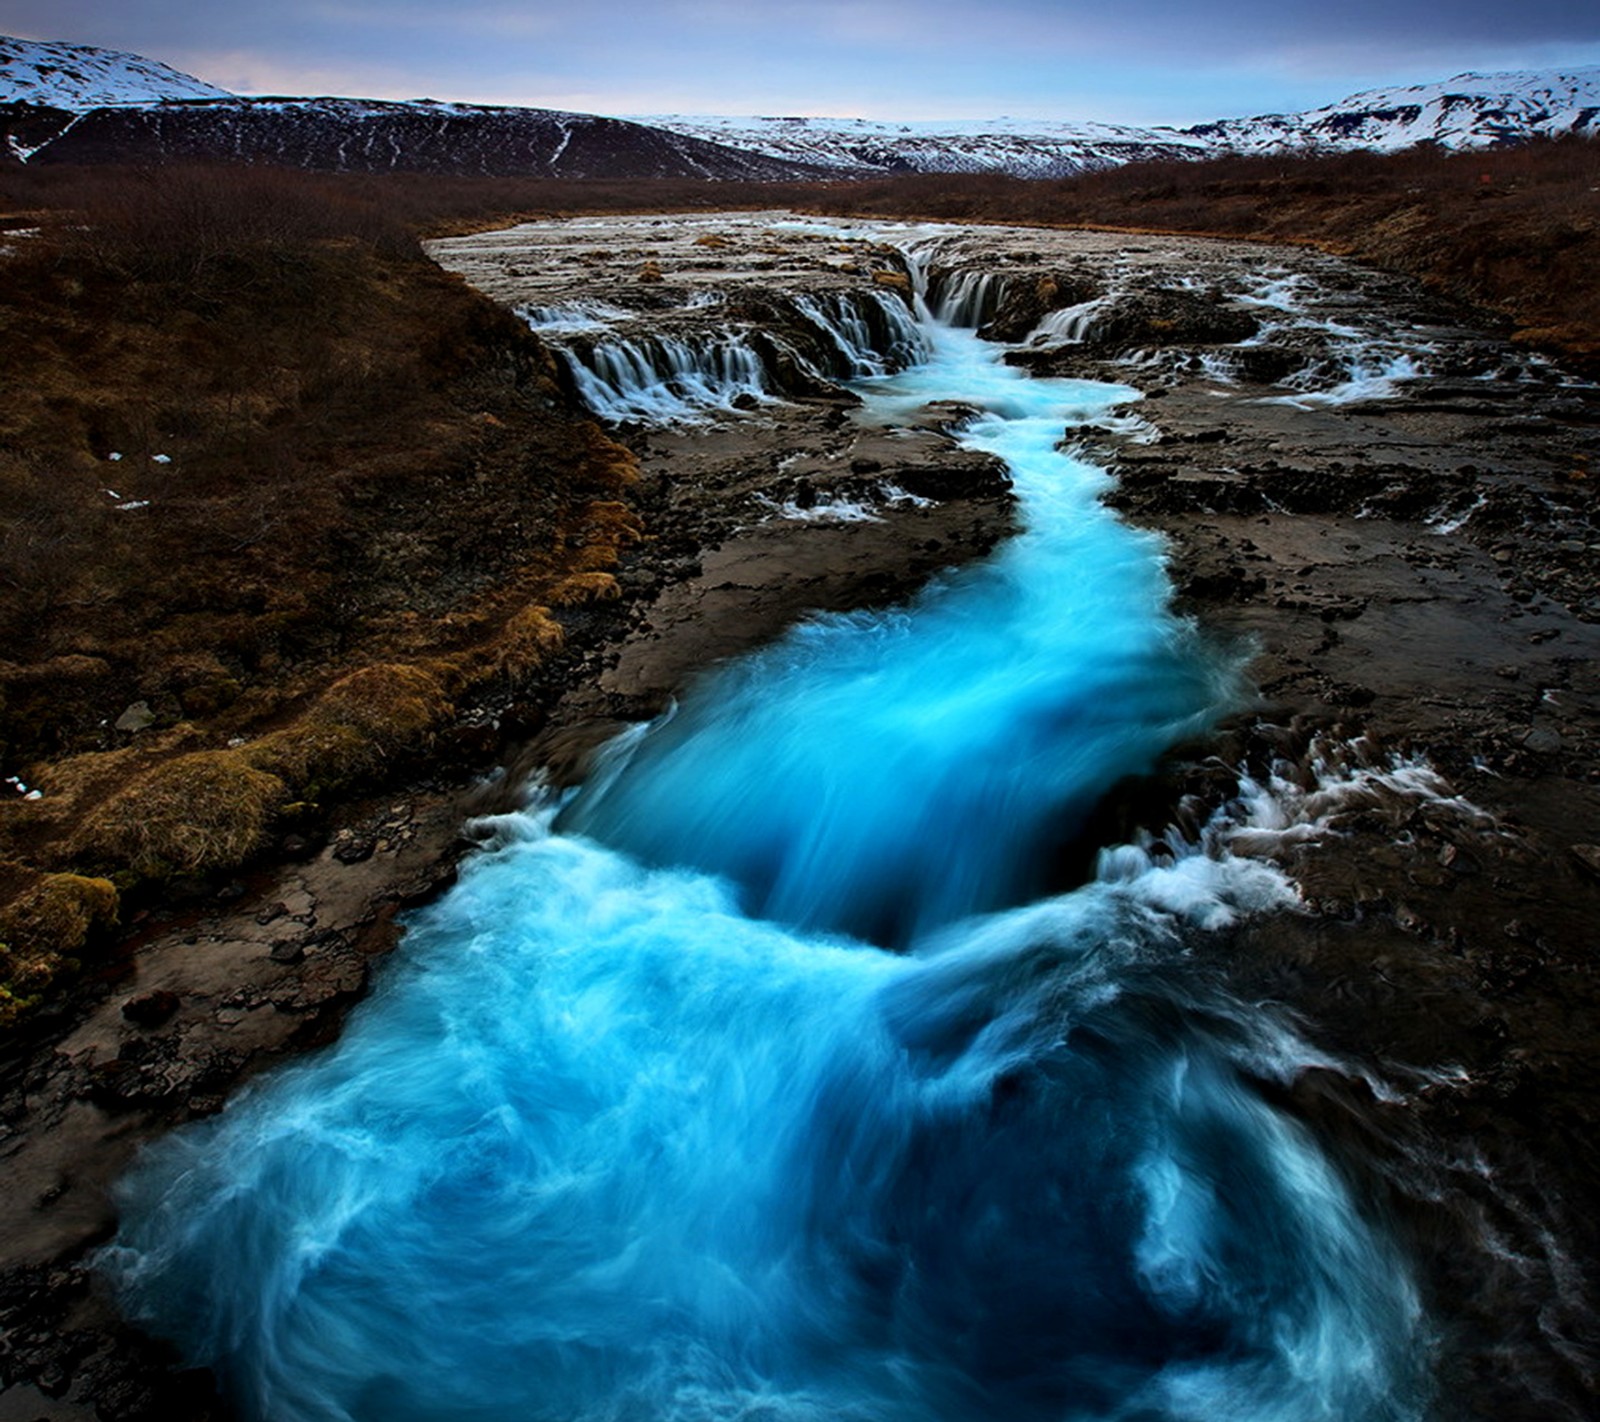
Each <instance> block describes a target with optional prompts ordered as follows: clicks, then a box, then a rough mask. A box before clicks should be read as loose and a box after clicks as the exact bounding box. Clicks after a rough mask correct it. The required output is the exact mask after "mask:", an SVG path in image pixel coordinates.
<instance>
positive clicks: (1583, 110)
mask: <svg viewBox="0 0 1600 1422" xmlns="http://www.w3.org/2000/svg"><path fill="white" fill-rule="evenodd" d="M1185 132H1186V133H1187V134H1189V135H1192V136H1193V137H1194V138H1197V139H1200V140H1203V141H1204V142H1206V143H1207V144H1209V145H1212V146H1214V147H1215V148H1217V149H1220V150H1222V151H1225V152H1230V153H1267V152H1277V151H1279V150H1282V149H1285V148H1307V147H1316V148H1376V149H1380V150H1383V151H1385V152H1392V151H1394V150H1397V149H1401V148H1409V147H1411V146H1412V145H1413V144H1415V143H1425V142H1431V143H1439V144H1442V145H1443V146H1444V147H1446V148H1484V147H1488V146H1489V145H1491V144H1495V143H1504V142H1507V141H1516V140H1520V139H1527V138H1553V137H1558V136H1560V135H1561V134H1566V133H1581V134H1587V135H1589V136H1591V137H1592V136H1594V135H1596V134H1600V67H1597V68H1586V69H1568V70H1533V71H1523V72H1519V73H1509V74H1458V75H1456V76H1455V78H1453V79H1446V80H1444V81H1443V82H1442V83H1438V84H1416V85H1413V86H1411V87H1409V88H1402V89H1371V90H1368V91H1367V92H1365V93H1361V94H1352V95H1351V96H1350V97H1349V98H1348V99H1345V100H1344V101H1343V102H1342V103H1338V104H1330V105H1328V106H1327V107H1326V108H1321V109H1309V110H1307V111H1306V112H1304V113H1298V114H1268V115H1264V116H1262V117H1260V118H1248V119H1222V120H1220V121H1219V122H1217V123H1208V124H1200V125H1199V126H1197V127H1195V128H1191V129H1186V130H1185Z"/></svg>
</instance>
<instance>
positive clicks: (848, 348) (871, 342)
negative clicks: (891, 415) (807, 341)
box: [792, 291, 928, 380]
mask: <svg viewBox="0 0 1600 1422" xmlns="http://www.w3.org/2000/svg"><path fill="white" fill-rule="evenodd" d="M792 299H793V301H794V307H795V310H796V311H798V312H799V313H800V315H801V316H802V317H803V318H804V319H805V320H806V321H808V322H810V323H811V325H813V326H814V327H816V329H817V331H818V332H819V333H820V334H821V335H822V336H823V337H824V339H826V340H827V341H828V342H830V343H831V345H832V346H833V348H834V349H835V350H836V351H837V352H838V353H839V356H840V357H841V361H842V364H841V365H839V366H838V367H837V368H834V369H829V370H819V371H817V374H818V375H824V376H833V377H835V378H843V379H846V380H861V379H865V378H866V377H868V376H873V375H889V374H892V373H893V372H894V371H897V370H904V369H905V368H906V367H907V366H908V365H914V364H916V363H917V362H918V361H919V360H923V359H925V358H926V356H927V354H928V342H927V337H926V336H924V334H923V332H922V329H921V327H919V326H918V325H917V322H916V320H915V319H914V318H913V316H912V314H911V312H910V311H909V310H908V309H907V308H906V305H905V303H904V302H902V301H900V300H898V299H897V298H895V297H893V296H889V295H888V294H886V293H884V292H877V291H866V292H853V291H830V292H820V293H815V294H802V295H799V296H796V297H794V298H792Z"/></svg>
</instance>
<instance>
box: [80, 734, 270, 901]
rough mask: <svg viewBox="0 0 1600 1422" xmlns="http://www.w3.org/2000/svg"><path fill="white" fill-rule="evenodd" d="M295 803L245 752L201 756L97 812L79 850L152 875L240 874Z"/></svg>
mask: <svg viewBox="0 0 1600 1422" xmlns="http://www.w3.org/2000/svg"><path fill="white" fill-rule="evenodd" d="M287 798H288V794H287V790H286V787H285V785H284V783H283V781H282V780H280V779H279V778H278V777H277V776H275V775H269V774H268V773H267V772H265V771H263V770H258V769H256V768H255V767H254V766H253V765H251V764H250V762H249V761H248V760H247V759H246V757H245V756H244V755H243V754H241V752H240V751H238V750H223V751H193V752H191V753H190V754H188V755H181V756H178V757H177V758H176V759H174V760H169V761H165V762H163V763H162V764H160V765H158V766H156V767H155V768H154V769H152V770H150V771H148V772H147V773H145V774H144V775H142V776H140V777H139V778H138V779H136V780H135V781H133V783H132V784H130V785H128V786H126V787H125V788H124V789H122V790H121V791H120V792H118V793H117V794H116V795H114V796H112V798H111V799H110V800H108V801H107V802H106V803H105V804H103V805H101V806H99V807H97V808H96V809H95V810H93V811H92V812H90V814H89V815H88V816H87V817H86V818H85V820H84V822H83V825H82V828H81V830H80V831H79V835H78V849H79V851H80V852H81V853H83V854H86V855H88V856H90V857H92V858H94V859H97V860H101V861H105V862H110V863H114V864H122V865H126V866H127V867H128V868H130V869H132V870H134V871H135V872H136V873H139V874H144V875H149V876H151V877H162V876H165V875H167V874H171V873H174V872H178V873H206V872H211V871H214V870H223V869H234V868H237V867H238V866H239V865H240V864H243V863H244V862H245V861H246V860H247V859H249V858H250V856H251V855H252V854H254V853H255V852H256V851H257V850H258V849H260V848H261V846H262V844H263V842H264V840H265V837H266V831H267V826H268V825H269V824H270V822H271V819H272V816H273V814H274V813H275V812H276V810H277V809H278V807H279V806H280V805H282V804H283V803H284V801H285V800H286V799H287Z"/></svg>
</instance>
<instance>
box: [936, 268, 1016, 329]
mask: <svg viewBox="0 0 1600 1422" xmlns="http://www.w3.org/2000/svg"><path fill="white" fill-rule="evenodd" d="M1005 288H1006V279H1005V277H1004V276H1003V275H1001V274H1000V273H999V272H994V271H957V272H949V273H943V272H941V273H939V274H938V276H937V277H936V278H935V279H934V281H933V282H932V283H931V297H930V300H929V303H928V304H929V305H930V306H931V307H932V309H933V314H934V315H935V316H936V317H938V319H939V320H941V321H943V322H945V323H947V324H948V325H951V326H965V327H969V328H971V329H974V330H975V329H977V327H979V326H982V325H984V324H985V323H987V322H989V321H992V320H993V319H994V315H995V312H996V311H998V310H999V309H1000V302H1001V301H1002V300H1003V299H1004V297H1005Z"/></svg>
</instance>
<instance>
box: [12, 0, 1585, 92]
mask: <svg viewBox="0 0 1600 1422" xmlns="http://www.w3.org/2000/svg"><path fill="white" fill-rule="evenodd" d="M0 32H4V33H8V34H13V35H20V36H22V37H24V38H28V39H58V40H69V41H73V42H75V43H81V44H93V45H101V46H104V47H107V48H111V49H126V50H132V51H134V52H136V53H139V54H143V55H145V56H147V57H149V58H152V59H159V60H161V61H163V62H165V63H167V64H171V65H173V66H174V67H176V68H178V69H182V70H185V71H187V72H188V73H191V74H195V75H198V76H199V77H200V78H202V79H207V80H209V81H210V82H212V83H213V84H219V85H221V86H222V87H224V88H227V89H233V90H236V91H239V92H241V93H284V94H346V95H361V96H364V97H373V98H395V99H403V98H420V97H424V96H426V97H431V98H438V99H461V100H471V101H476V102H481V103H513V104H532V105H537V106H542V107H548V108H567V109H577V110H581V111H585V112H591V113H610V114H629V113H665V112H679V113H727V114H834V115H854V116H860V117H866V118H955V117H970V118H990V117H996V116H999V115H1003V114H1009V115H1013V116H1017V117H1030V118H1073V119H1085V118H1098V119H1106V120H1114V121H1120V122H1129V123H1189V122H1196V121H1201V120H1205V119H1210V118H1219V117H1232V116H1237V115H1244V114H1256V113H1265V112H1274V111H1282V110H1288V109H1300V108H1312V107H1316V106H1318V105H1320V104H1324V103H1329V102H1332V101H1334V100H1336V99H1340V98H1343V97H1344V96H1345V95H1346V94H1347V93H1350V92H1352V91H1354V90H1356V89H1361V88H1368V87H1373V86H1375V85H1379V84H1389V83H1413V82H1422V81H1428V80H1434V79H1443V78H1446V77H1448V76H1450V75H1452V74H1456V73H1459V72H1460V71H1462V70H1465V69H1477V70H1493V69H1519V68H1538V67H1545V66H1549V65H1564V66H1576V65H1592V64H1600V0H1212V3H1210V4H1207V3H1204V0H856V3H849V0H786V3H775V2H774V3H768V2H767V0H654V3H651V0H564V3H560V4H556V3H550V0H455V3H451V0H265V3H258V4H251V5H239V4H237V3H235V0H0Z"/></svg>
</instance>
